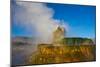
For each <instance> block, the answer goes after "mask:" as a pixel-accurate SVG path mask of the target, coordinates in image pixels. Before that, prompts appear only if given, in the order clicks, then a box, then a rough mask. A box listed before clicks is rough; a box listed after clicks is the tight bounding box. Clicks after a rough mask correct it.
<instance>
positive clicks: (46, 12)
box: [13, 1, 64, 43]
mask: <svg viewBox="0 0 100 67" xmlns="http://www.w3.org/2000/svg"><path fill="white" fill-rule="evenodd" d="M13 8H14V7H13ZM14 12H15V13H14V19H15V20H16V23H15V24H16V25H23V26H25V27H27V29H28V30H30V31H33V36H35V37H37V41H38V42H42V43H51V42H52V32H53V31H54V30H55V29H56V27H57V26H58V25H59V23H60V22H62V21H61V20H58V19H54V18H53V15H54V10H53V9H52V8H48V7H47V5H46V4H44V3H34V2H21V1H17V2H16V8H15V10H14ZM63 25H64V24H63Z"/></svg>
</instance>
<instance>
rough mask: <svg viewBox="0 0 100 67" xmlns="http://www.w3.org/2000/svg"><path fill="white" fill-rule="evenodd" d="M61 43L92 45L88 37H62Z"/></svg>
mask: <svg viewBox="0 0 100 67" xmlns="http://www.w3.org/2000/svg"><path fill="white" fill-rule="evenodd" d="M62 43H63V44H66V45H94V42H93V41H92V39H89V38H63V39H62Z"/></svg>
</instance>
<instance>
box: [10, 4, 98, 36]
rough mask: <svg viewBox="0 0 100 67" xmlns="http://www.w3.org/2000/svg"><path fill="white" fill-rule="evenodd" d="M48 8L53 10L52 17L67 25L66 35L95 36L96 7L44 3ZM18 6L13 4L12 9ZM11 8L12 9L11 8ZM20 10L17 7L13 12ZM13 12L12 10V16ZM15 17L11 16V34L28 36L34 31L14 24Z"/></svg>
mask: <svg viewBox="0 0 100 67" xmlns="http://www.w3.org/2000/svg"><path fill="white" fill-rule="evenodd" d="M13 4H14V3H13ZM46 6H47V7H48V8H52V9H53V11H54V14H53V18H54V19H59V20H63V21H64V24H67V25H68V32H66V36H67V37H83V38H84V37H85V38H95V24H96V19H95V17H96V7H95V6H83V5H71V4H66V5H65V4H54V3H53V4H51V3H49V4H46ZM18 8H19V7H18V6H17V5H16V4H14V5H13V9H18ZM13 9H12V10H13ZM19 10H22V9H18V10H16V11H15V12H17V11H19ZM13 16H14V12H12V17H13ZM14 22H17V21H16V19H13V18H12V31H11V33H12V35H14V36H30V35H32V34H33V33H34V32H32V31H29V30H26V28H25V27H24V26H22V25H16V24H15V23H14Z"/></svg>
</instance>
